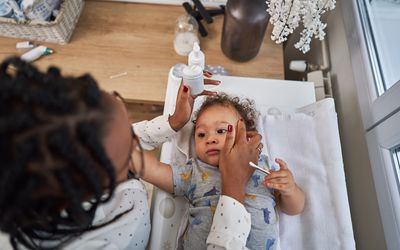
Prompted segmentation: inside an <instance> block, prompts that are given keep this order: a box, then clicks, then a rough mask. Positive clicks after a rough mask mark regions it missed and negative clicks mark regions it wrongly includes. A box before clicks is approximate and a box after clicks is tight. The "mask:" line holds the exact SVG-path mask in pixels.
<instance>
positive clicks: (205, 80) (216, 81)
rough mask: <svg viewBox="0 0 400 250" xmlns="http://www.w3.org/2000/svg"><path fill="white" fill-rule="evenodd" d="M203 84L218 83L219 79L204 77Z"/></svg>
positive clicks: (219, 82)
mask: <svg viewBox="0 0 400 250" xmlns="http://www.w3.org/2000/svg"><path fill="white" fill-rule="evenodd" d="M204 84H208V85H220V84H221V81H219V80H213V79H204Z"/></svg>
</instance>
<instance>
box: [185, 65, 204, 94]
mask: <svg viewBox="0 0 400 250" xmlns="http://www.w3.org/2000/svg"><path fill="white" fill-rule="evenodd" d="M183 84H185V85H186V86H188V87H189V88H190V93H191V94H192V95H198V94H201V93H202V92H203V91H204V76H203V69H202V68H201V67H200V66H198V65H191V66H186V67H185V68H184V69H183Z"/></svg>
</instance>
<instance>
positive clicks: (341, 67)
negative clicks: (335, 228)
mask: <svg viewBox="0 0 400 250" xmlns="http://www.w3.org/2000/svg"><path fill="white" fill-rule="evenodd" d="M342 1H343V0H342ZM344 1H345V0H344ZM340 2H341V0H338V1H337V6H336V9H335V10H334V11H332V12H330V13H329V16H328V18H327V21H328V27H327V38H326V39H328V40H327V41H328V44H329V51H330V53H329V54H330V57H331V73H332V89H333V95H334V99H335V103H336V110H337V112H338V115H339V131H340V138H341V142H342V151H343V158H344V167H345V169H344V170H345V174H346V182H347V190H348V195H349V204H350V210H351V216H352V222H353V229H354V237H355V240H356V246H357V249H362V250H364V249H365V250H369V249H371V250H375V249H386V243H385V238H384V234H383V228H382V223H381V219H380V215H379V208H378V203H377V198H376V192H375V188H374V183H373V178H372V173H371V167H370V162H369V158H368V149H367V145H366V139H365V133H364V128H363V124H362V120H361V113H360V108H359V105H358V99H357V93H356V87H355V83H354V76H353V72H352V65H351V62H350V53H349V50H348V46H347V41H346V36H345V30H344V24H343V19H342V11H341V4H340ZM297 39H298V35H294V36H292V37H291V38H290V40H289V41H288V43H287V44H286V45H285V65H286V67H287V65H288V62H289V61H290V60H293V59H306V60H308V61H309V62H312V63H320V62H321V61H322V60H321V57H320V54H321V53H320V51H321V50H320V45H319V42H318V41H314V42H313V44H312V47H311V52H309V53H308V54H306V55H303V54H302V53H301V52H298V51H296V49H294V47H293V44H294V43H295V42H296V41H297ZM285 70H286V72H285V77H286V78H287V79H301V77H302V75H301V74H299V73H293V72H290V71H289V70H288V69H285Z"/></svg>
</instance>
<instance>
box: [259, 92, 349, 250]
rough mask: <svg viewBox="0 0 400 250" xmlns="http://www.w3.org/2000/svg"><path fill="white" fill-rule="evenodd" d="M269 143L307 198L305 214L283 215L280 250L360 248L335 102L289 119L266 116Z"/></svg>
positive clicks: (264, 126)
mask: <svg viewBox="0 0 400 250" xmlns="http://www.w3.org/2000/svg"><path fill="white" fill-rule="evenodd" d="M260 125H261V127H262V129H263V130H264V135H265V136H264V137H263V139H264V144H265V145H267V147H266V148H267V149H269V154H270V155H271V156H272V158H281V159H284V160H285V161H286V162H287V163H288V166H289V169H290V170H291V171H292V173H293V175H294V178H295V180H296V182H297V183H298V185H299V186H300V187H301V188H302V189H303V190H304V192H305V194H306V204H305V209H304V212H303V213H302V214H300V215H297V216H289V215H286V214H283V213H281V215H280V243H281V249H284V250H288V249H296V250H297V249H299V250H300V249H304V250H310V249H316V250H320V249H324V250H325V249H341V250H346V249H355V242H354V237H353V229H352V224H351V217H350V209H349V203H348V198H347V190H346V182H345V176H344V170H343V161H342V153H341V147H340V140H339V131H338V125H337V114H336V112H335V108H334V102H333V99H325V100H323V101H320V102H317V103H314V104H311V105H309V106H306V107H304V108H301V109H299V110H298V111H297V112H296V113H295V114H290V115H284V114H281V115H263V116H262V124H260Z"/></svg>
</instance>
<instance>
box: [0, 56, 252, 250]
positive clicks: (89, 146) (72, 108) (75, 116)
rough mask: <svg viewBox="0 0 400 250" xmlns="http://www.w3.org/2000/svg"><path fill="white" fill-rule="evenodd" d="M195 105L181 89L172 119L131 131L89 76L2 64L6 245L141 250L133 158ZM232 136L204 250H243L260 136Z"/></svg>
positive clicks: (143, 216) (143, 234)
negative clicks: (246, 203) (238, 225)
mask: <svg viewBox="0 0 400 250" xmlns="http://www.w3.org/2000/svg"><path fill="white" fill-rule="evenodd" d="M211 83H214V84H215V82H211ZM202 94H206V95H211V94H213V93H212V92H208V91H205V92H203V93H202ZM196 97H197V96H192V95H191V94H190V90H189V89H188V88H187V87H186V86H184V85H183V84H182V86H181V87H180V89H179V92H178V96H177V103H176V111H175V113H174V114H173V115H172V116H170V117H168V116H160V117H157V118H155V119H154V120H152V121H143V122H140V123H138V124H134V125H133V126H132V125H131V124H130V123H129V119H128V114H127V110H126V108H125V105H124V102H123V99H122V97H121V96H120V95H119V94H118V93H116V92H114V93H112V94H109V93H106V92H104V91H102V90H101V89H99V87H98V85H97V83H96V81H95V80H94V79H93V78H92V77H91V76H90V75H88V74H86V75H83V76H80V77H64V76H62V75H61V73H60V70H59V69H57V68H55V67H50V68H49V69H48V70H47V72H40V71H38V70H37V69H36V68H35V67H34V66H32V65H30V64H28V63H25V62H23V61H21V60H20V59H18V58H9V59H6V60H5V61H4V62H2V63H1V65H0V230H1V231H2V232H4V233H6V234H8V235H9V237H10V243H11V245H12V247H13V248H14V249H26V248H28V249H145V247H146V245H147V242H148V238H149V234H150V215H149V207H148V204H147V194H146V191H145V189H144V186H143V185H142V184H141V182H140V181H139V180H138V179H137V178H140V175H141V174H143V171H145V169H146V168H145V166H146V162H144V161H143V159H142V158H141V159H135V161H133V160H132V155H135V157H136V156H137V155H142V154H141V152H142V148H143V149H146V150H147V149H151V148H153V147H154V146H159V145H160V144H161V143H163V142H164V141H166V140H168V139H170V138H171V137H172V136H174V134H175V133H176V131H178V130H179V129H181V128H182V127H183V126H184V125H185V124H186V123H187V122H188V121H189V119H190V115H191V112H192V109H193V102H194V99H195V98H196ZM155 127H156V128H155ZM152 128H153V129H152ZM154 128H155V129H154ZM154 131H157V132H154ZM235 131H237V132H236V135H234V134H233V133H227V141H228V143H227V147H226V149H225V150H224V151H223V152H222V153H221V162H220V170H221V174H222V195H221V199H220V203H222V204H218V207H217V211H219V213H218V215H219V216H215V217H214V223H213V226H214V228H215V227H216V228H217V229H216V230H211V232H210V235H209V239H208V244H209V246H208V247H209V248H211V247H213V248H215V249H236V248H238V249H242V246H245V243H246V241H245V239H246V238H247V236H246V234H248V232H249V230H250V215H249V214H248V213H247V212H246V210H245V209H244V207H243V205H242V204H241V203H243V200H244V190H245V186H246V183H247V181H248V179H249V178H250V176H251V174H252V172H253V170H252V169H250V168H249V167H248V166H247V164H248V162H249V161H250V160H252V159H253V158H256V157H257V154H258V151H257V149H256V148H257V146H258V145H259V143H260V136H259V135H254V134H252V135H251V136H250V135H247V134H246V131H245V128H244V125H243V124H241V123H240V122H239V123H238V125H237V129H235ZM135 151H137V152H136V153H135V154H133V153H134V152H135ZM138 152H139V154H138ZM243 152H247V153H246V154H244V153H243ZM243 155H245V156H243ZM246 156H247V157H246ZM133 162H135V164H139V165H140V166H133ZM244 166H245V167H244ZM134 169H135V170H138V169H139V171H137V172H136V173H133V174H132V172H131V171H132V170H134ZM128 173H130V174H131V176H132V175H133V177H135V178H129V177H128ZM224 203H225V205H224ZM235 204H236V205H235ZM216 214H217V213H216ZM223 214H225V216H224V217H223ZM238 218H239V219H240V218H242V219H243V220H242V221H247V224H246V223H244V224H242V225H241V228H240V229H238V228H235V227H234V226H233V225H234V224H233V223H234V222H236V221H237V220H238ZM218 228H225V229H226V228H229V229H228V230H225V231H221V232H220V231H218ZM242 232H243V235H244V236H246V237H243V236H242V237H240V235H239V234H242ZM222 239H223V240H222Z"/></svg>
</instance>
